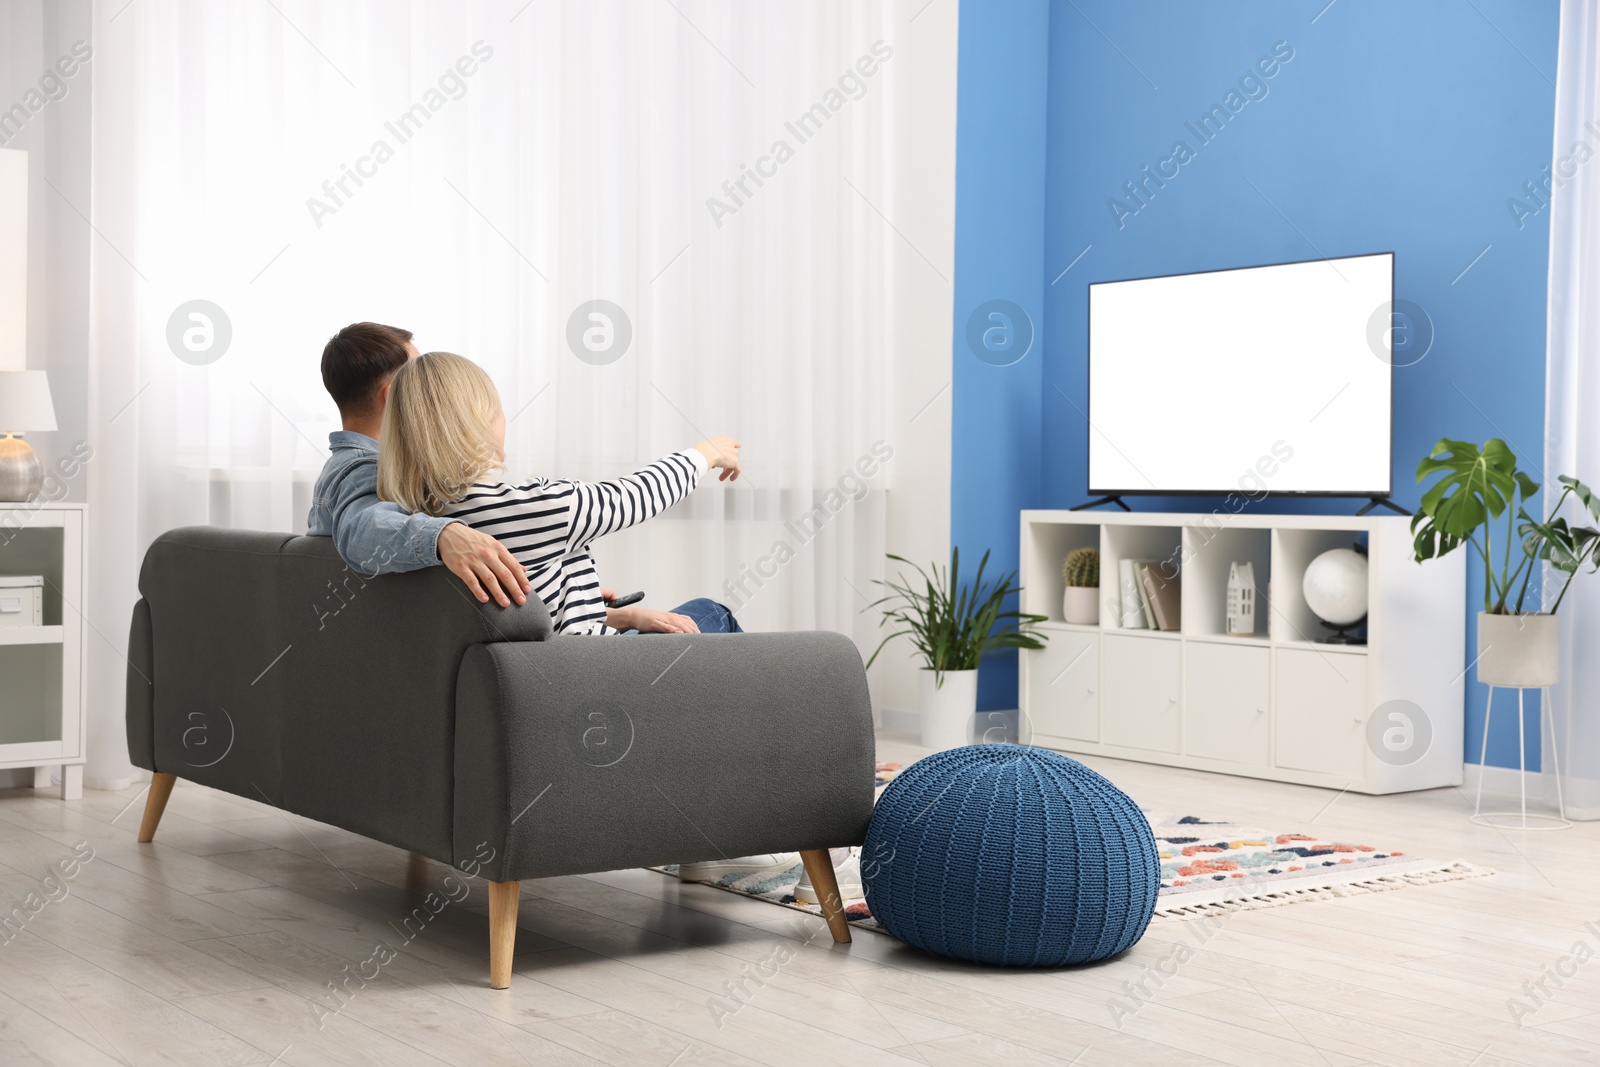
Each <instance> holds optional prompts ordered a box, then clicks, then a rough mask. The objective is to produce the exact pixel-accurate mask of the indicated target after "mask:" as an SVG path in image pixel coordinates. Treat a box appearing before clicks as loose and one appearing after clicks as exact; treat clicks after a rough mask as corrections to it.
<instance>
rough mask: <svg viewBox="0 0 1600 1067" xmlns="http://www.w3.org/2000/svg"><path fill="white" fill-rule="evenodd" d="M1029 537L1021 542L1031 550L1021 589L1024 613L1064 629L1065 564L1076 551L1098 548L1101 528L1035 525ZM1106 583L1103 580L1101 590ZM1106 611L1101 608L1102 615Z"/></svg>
mask: <svg viewBox="0 0 1600 1067" xmlns="http://www.w3.org/2000/svg"><path fill="white" fill-rule="evenodd" d="M1029 533H1030V536H1027V537H1024V538H1023V539H1022V540H1023V543H1024V544H1025V545H1028V546H1029V547H1028V549H1027V551H1028V553H1029V558H1028V560H1027V569H1028V576H1029V577H1028V583H1027V584H1026V585H1025V586H1023V588H1022V598H1021V599H1022V610H1023V611H1024V612H1026V613H1027V614H1030V615H1043V616H1045V617H1047V618H1048V619H1049V620H1050V621H1051V622H1053V623H1062V624H1063V625H1065V623H1063V619H1062V614H1061V597H1062V593H1064V592H1065V591H1066V584H1067V583H1066V582H1065V581H1064V580H1063V579H1062V577H1061V564H1062V561H1063V560H1065V559H1066V558H1067V553H1068V552H1071V551H1072V550H1073V549H1075V548H1099V547H1100V527H1099V526H1098V525H1096V524H1095V523H1093V522H1086V523H1062V522H1041V523H1036V524H1034V527H1033V529H1032V530H1031V531H1029ZM1104 581H1105V579H1104V578H1103V577H1102V579H1101V584H1102V586H1103V585H1104ZM1102 599H1103V598H1102ZM1104 611H1105V609H1104V608H1102V609H1101V613H1102V615H1103V614H1104ZM1091 629H1093V627H1091Z"/></svg>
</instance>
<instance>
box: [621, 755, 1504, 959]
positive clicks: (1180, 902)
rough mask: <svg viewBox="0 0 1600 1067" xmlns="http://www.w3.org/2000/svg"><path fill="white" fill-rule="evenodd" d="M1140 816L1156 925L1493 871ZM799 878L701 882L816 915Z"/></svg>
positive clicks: (866, 918)
mask: <svg viewBox="0 0 1600 1067" xmlns="http://www.w3.org/2000/svg"><path fill="white" fill-rule="evenodd" d="M899 772H900V764H898V763H879V764H878V767H877V787H878V791H879V792H880V793H881V792H882V791H883V788H884V786H886V785H888V784H889V783H890V782H891V781H893V780H894V777H895V775H896V774H898V773H899ZM1145 814H1146V816H1147V817H1148V818H1149V820H1150V826H1151V829H1152V830H1154V831H1155V836H1156V845H1157V847H1158V848H1159V849H1160V853H1161V890H1160V892H1159V893H1158V894H1157V897H1156V921H1158V922H1159V921H1161V920H1163V919H1166V920H1182V919H1199V918H1205V917H1207V916H1212V915H1217V914H1221V913H1225V912H1231V911H1247V910H1252V909H1256V908H1272V907H1278V906H1280V905H1284V904H1298V903H1302V902H1305V901H1313V900H1329V899H1333V898H1336V897H1348V896H1356V895H1359V894H1362V893H1378V892H1383V891H1386V890H1393V889H1405V888H1408V887H1410V886H1417V885H1430V884H1433V883H1436V882H1453V881H1456V880H1458V879H1462V878H1480V877H1483V876H1484V875H1489V874H1493V873H1494V872H1493V871H1492V870H1489V869H1488V868H1485V867H1476V866H1474V865H1472V864H1470V863H1463V862H1461V861H1452V862H1446V863H1440V862H1437V861H1434V860H1428V859H1423V858H1422V857H1420V856H1413V855H1410V854H1408V853H1406V852H1401V851H1398V850H1395V849H1384V848H1380V847H1379V846H1376V845H1367V844H1359V843H1355V842H1347V841H1337V840H1334V839H1332V838H1326V837H1320V836H1318V835H1315V834H1304V833H1279V832H1274V831H1269V830H1262V829H1259V828H1252V827H1246V826H1241V825H1238V824H1236V823H1231V822H1214V821H1210V820H1206V819H1200V818H1197V817H1195V816H1193V815H1162V814H1155V813H1151V812H1146V813H1145ZM836 866H837V869H838V872H839V883H840V885H841V886H843V885H845V884H846V883H859V882H860V881H861V873H860V850H859V849H851V850H850V857H849V858H848V859H846V860H843V861H842V862H838V863H836ZM653 869H654V870H658V871H660V872H662V873H663V874H669V875H672V876H673V877H676V876H677V873H678V868H677V865H675V864H674V865H670V866H666V867H656V868H653ZM801 873H802V868H801V867H800V866H799V865H798V864H796V865H795V866H794V867H793V868H791V869H789V870H787V871H784V872H782V873H781V874H768V875H760V876H752V877H746V878H726V879H724V880H722V881H721V882H711V883H707V884H709V885H712V886H714V887H715V888H718V889H725V890H727V891H728V892H730V893H739V894H741V895H743V896H750V897H756V898H757V899H760V900H765V901H767V902H768V903H772V904H777V905H780V906H782V907H787V908H793V909H795V910H797V911H803V912H807V913H809V914H812V915H821V914H822V909H821V908H819V907H817V906H816V905H814V904H801V903H799V902H797V901H796V900H795V898H794V887H795V884H796V883H797V882H799V880H800V875H801ZM845 914H846V915H848V916H849V918H850V922H851V925H853V926H855V927H858V928H860V929H863V930H876V931H878V932H879V933H885V934H886V933H887V931H885V930H883V928H882V927H880V926H879V925H878V923H877V921H876V920H874V919H873V918H872V912H871V911H870V910H869V909H868V908H867V903H866V901H865V900H852V901H849V902H847V906H846V908H845Z"/></svg>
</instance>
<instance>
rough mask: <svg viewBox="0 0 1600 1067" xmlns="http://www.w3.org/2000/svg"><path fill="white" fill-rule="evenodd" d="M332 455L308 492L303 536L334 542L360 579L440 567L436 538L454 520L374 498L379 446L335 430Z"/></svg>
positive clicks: (330, 443) (360, 435)
mask: <svg viewBox="0 0 1600 1067" xmlns="http://www.w3.org/2000/svg"><path fill="white" fill-rule="evenodd" d="M328 448H329V450H330V451H331V452H332V455H330V456H329V457H328V462H326V463H324V464H323V465H322V473H321V474H319V475H318V476H317V484H316V486H315V488H313V489H312V490H311V514H310V515H308V516H307V517H306V533H308V534H310V535H311V536H312V537H332V538H333V543H334V545H335V546H336V547H337V548H338V549H339V555H340V556H342V557H344V561H345V562H346V563H348V564H350V566H352V567H355V568H356V569H358V570H359V571H361V573H363V574H386V573H394V572H397V571H414V570H418V569H420V568H422V567H436V566H438V565H439V534H440V533H442V532H443V531H444V528H445V527H446V526H449V525H450V524H451V523H452V522H455V521H457V520H455V519H450V518H440V517H436V516H433V515H422V514H415V515H414V514H412V513H411V512H408V511H406V510H405V509H404V508H402V507H401V506H400V505H399V504H395V503H392V502H390V501H386V500H379V499H378V442H376V441H374V440H373V439H372V438H370V437H368V436H367V435H366V434H364V433H355V432H354V431H351V430H335V431H334V432H333V433H330V434H329V435H328Z"/></svg>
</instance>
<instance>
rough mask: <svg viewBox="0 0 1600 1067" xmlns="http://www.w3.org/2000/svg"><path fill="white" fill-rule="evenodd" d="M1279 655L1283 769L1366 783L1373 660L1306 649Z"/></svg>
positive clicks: (1280, 762)
mask: <svg viewBox="0 0 1600 1067" xmlns="http://www.w3.org/2000/svg"><path fill="white" fill-rule="evenodd" d="M1273 655H1274V656H1275V657H1276V660H1277V662H1276V664H1275V667H1276V669H1277V687H1276V688H1277V692H1276V694H1275V695H1276V700H1275V704H1276V705H1277V708H1278V741H1277V745H1276V749H1277V752H1276V754H1277V762H1278V766H1280V767H1290V768H1293V769H1295V770H1301V771H1316V772H1319V773H1321V774H1332V775H1337V776H1340V777H1343V778H1352V779H1354V778H1360V777H1362V776H1363V773H1364V770H1365V765H1366V755H1367V748H1366V723H1367V711H1368V707H1367V657H1366V656H1364V655H1362V654H1360V653H1351V652H1333V651H1323V650H1321V649H1316V650H1312V649H1302V648H1280V649H1276V650H1274V652H1273Z"/></svg>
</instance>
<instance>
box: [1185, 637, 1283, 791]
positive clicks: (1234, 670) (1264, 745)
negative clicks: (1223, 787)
mask: <svg viewBox="0 0 1600 1067" xmlns="http://www.w3.org/2000/svg"><path fill="white" fill-rule="evenodd" d="M1184 668H1185V669H1184V700H1183V707H1184V721H1185V724H1186V725H1185V730H1184V746H1183V750H1184V752H1185V753H1186V754H1187V755H1190V756H1196V757H1199V758H1201V759H1214V760H1226V761H1227V762H1229V763H1245V764H1250V765H1252V766H1256V767H1267V766H1269V765H1270V764H1271V762H1272V749H1271V735H1272V716H1271V715H1270V714H1269V713H1268V710H1267V709H1268V708H1270V707H1271V706H1272V650H1271V649H1268V648H1264V647H1262V646H1259V645H1245V644H1220V643H1216V642H1210V641H1190V642H1187V648H1185V650H1184Z"/></svg>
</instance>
